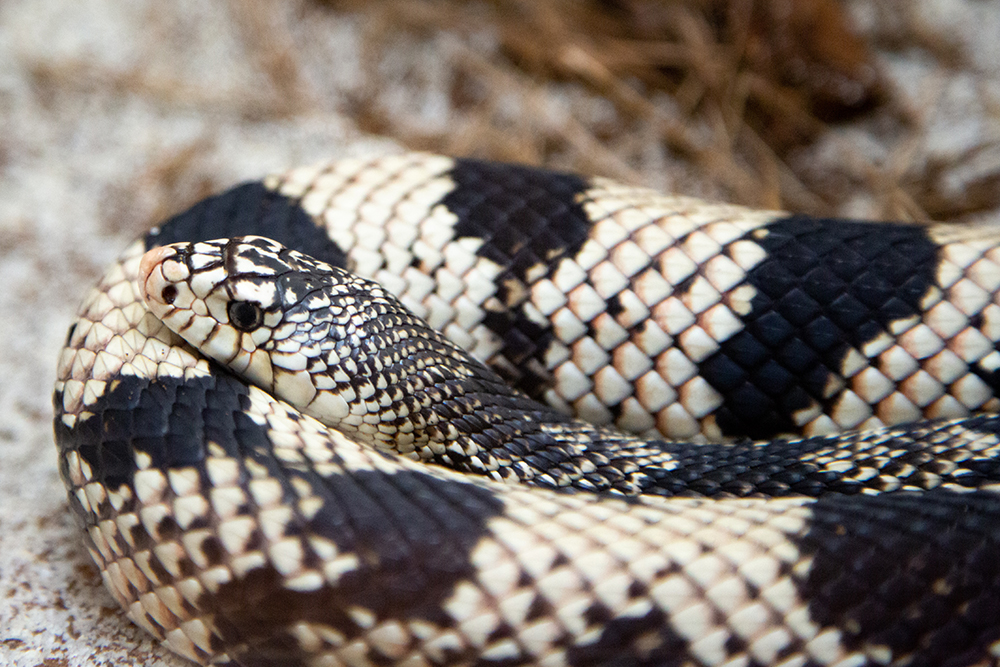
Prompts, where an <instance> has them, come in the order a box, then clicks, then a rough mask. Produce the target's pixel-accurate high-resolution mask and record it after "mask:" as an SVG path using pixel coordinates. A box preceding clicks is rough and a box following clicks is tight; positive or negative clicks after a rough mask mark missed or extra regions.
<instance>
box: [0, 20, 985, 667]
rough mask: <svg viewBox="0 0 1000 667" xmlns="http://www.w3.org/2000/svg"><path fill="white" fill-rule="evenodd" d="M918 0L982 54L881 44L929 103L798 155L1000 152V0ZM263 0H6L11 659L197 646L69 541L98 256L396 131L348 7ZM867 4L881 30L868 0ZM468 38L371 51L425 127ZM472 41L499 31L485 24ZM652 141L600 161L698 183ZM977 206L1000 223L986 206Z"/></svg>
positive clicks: (3, 552)
mask: <svg viewBox="0 0 1000 667" xmlns="http://www.w3.org/2000/svg"><path fill="white" fill-rule="evenodd" d="M914 4H919V5H920V7H921V12H923V14H925V16H924V18H922V19H921V20H922V21H924V24H925V26H926V29H927V30H928V31H929V32H932V33H933V32H934V31H935V30H937V31H940V32H941V33H942V34H944V35H946V36H947V37H948V38H949V39H950V40H952V41H954V42H955V43H956V44H958V45H959V46H960V47H961V49H962V50H963V52H964V53H967V54H971V55H969V58H968V60H967V62H965V63H964V64H963V65H962V67H961V68H959V69H958V70H957V71H956V70H955V69H954V68H951V69H947V68H944V67H943V66H942V65H941V63H939V62H936V61H935V60H934V59H933V58H929V57H928V56H927V55H926V53H925V52H923V51H921V50H920V49H913V50H907V49H896V50H894V51H893V52H891V53H880V54H879V59H880V64H881V66H882V67H883V68H884V70H885V72H886V74H887V75H888V76H889V77H890V79H891V80H892V82H893V85H895V86H897V87H898V89H899V91H900V95H901V98H902V99H903V100H904V101H905V102H906V103H907V104H909V105H910V106H911V107H912V109H913V110H915V111H917V112H919V118H920V122H919V123H918V125H919V129H918V131H915V132H914V133H913V134H912V135H910V136H907V137H904V138H900V137H898V136H893V137H891V138H886V137H884V136H882V135H881V134H880V132H879V124H878V121H877V119H876V120H871V119H863V120H861V121H858V122H857V123H856V124H854V125H852V126H848V127H844V128H840V129H838V130H837V131H836V132H831V133H830V134H829V136H826V137H823V138H822V139H821V140H820V141H819V142H818V143H817V144H816V145H815V146H814V147H812V148H811V149H810V150H809V151H806V152H804V153H802V154H801V155H799V156H798V158H797V159H796V160H795V162H794V164H793V165H792V168H793V169H822V168H823V166H824V165H830V164H833V163H835V162H837V163H840V164H843V163H844V162H845V161H846V162H848V163H850V165H852V166H850V169H853V170H854V171H855V172H857V173H870V172H872V171H879V172H880V173H885V174H887V178H890V179H891V177H893V176H894V175H895V176H898V175H899V174H900V173H904V172H905V171H906V170H907V169H909V168H911V167H912V165H914V164H916V165H926V164H930V163H933V164H944V165H946V168H947V169H949V170H952V171H950V172H949V174H950V175H951V176H950V179H951V180H949V181H948V182H949V183H951V187H954V188H958V189H961V188H962V187H963V184H964V183H967V182H969V179H975V178H976V177H977V175H982V174H984V173H991V172H990V170H993V171H996V170H997V169H998V164H1000V155H998V154H997V150H996V146H997V142H1000V71H998V70H1000V65H998V64H1000V54H998V52H997V44H996V39H995V36H996V35H1000V6H998V5H997V4H995V3H992V2H982V1H979V2H977V1H975V0H968V1H963V0H934V1H933V2H920V3H914ZM257 5H258V6H262V7H263V6H266V7H269V8H271V9H272V10H273V9H275V8H277V11H268V12H267V13H264V14H260V15H257V14H254V13H253V12H252V11H251V10H252V9H253V7H254V6H255V5H254V3H253V2H250V0H242V1H241V0H233V1H231V2H228V3H203V2H195V1H194V0H190V1H180V2H172V3H163V2H153V1H152V0H148V1H136V2H129V3H121V2H115V1H113V0H65V1H63V0H49V1H47V2H38V1H37V0H34V1H33V0H5V1H4V2H0V285H2V288H0V313H2V315H0V364H2V366H0V378H2V380H0V666H5V665H23V666H26V667H27V666H35V665H46V666H63V665H65V666H70V665H104V664H108V665H111V664H114V665H181V664H188V663H186V662H185V661H183V660H181V659H179V658H175V657H173V656H172V655H170V654H168V653H167V652H166V651H165V650H163V649H161V648H160V647H158V646H157V645H156V644H155V643H154V642H152V641H151V640H150V639H149V638H147V637H146V636H145V635H144V633H143V632H142V631H140V630H138V629H136V628H134V627H132V626H131V625H130V624H129V622H128V621H127V620H126V619H124V617H123V616H122V615H121V614H120V613H119V612H118V610H117V608H116V605H115V603H114V602H113V600H112V599H111V597H110V596H109V595H108V594H107V593H106V592H105V591H104V589H103V588H102V586H101V582H100V578H99V576H98V575H97V574H96V572H95V570H94V568H93V567H92V565H91V564H90V562H89V559H88V557H87V555H86V553H85V551H84V550H83V548H82V546H81V545H80V544H79V540H78V539H77V529H76V527H75V525H74V524H73V521H72V520H71V517H70V515H69V511H68V506H67V504H66V501H65V492H64V490H63V487H62V484H61V482H60V480H59V476H58V472H57V466H56V455H55V448H54V447H53V443H52V435H51V418H52V417H51V415H52V412H51V406H50V395H51V389H52V382H53V380H54V377H55V364H56V358H57V354H58V350H59V347H60V345H61V343H62V341H63V338H64V336H65V333H66V329H67V326H68V324H69V322H70V319H71V317H72V315H73V312H74V310H75V308H76V306H77V304H78V303H79V301H80V300H81V298H82V297H83V295H84V293H85V292H86V290H87V289H88V287H89V285H90V284H92V283H93V282H94V281H95V279H96V278H97V276H98V275H99V272H100V270H101V267H102V266H103V265H104V264H105V263H106V262H107V261H108V260H110V259H111V258H112V257H113V256H114V255H115V254H116V253H117V252H118V251H119V250H120V249H121V248H123V247H124V246H125V245H126V244H127V242H128V241H129V240H130V239H132V238H134V237H135V236H136V235H138V234H139V233H140V232H141V231H142V230H144V229H145V228H146V227H148V226H149V225H151V224H154V223H155V221H156V220H158V219H159V218H161V217H163V216H164V215H167V214H169V213H170V212H172V211H174V210H177V209H178V208H180V207H182V206H184V205H186V204H188V203H190V202H191V201H193V200H194V199H196V198H197V197H198V196H200V195H203V194H207V193H208V192H210V191H212V190H215V189H221V188H224V187H226V186H227V185H229V184H232V183H233V182H236V181H238V180H240V179H244V178H257V177H259V176H260V175H262V174H264V173H266V172H268V171H271V170H274V169H280V168H283V167H287V166H291V165H295V164H300V163H304V162H309V161H314V160H319V159H322V158H326V157H329V156H346V155H354V154H371V153H375V152H390V151H398V150H402V149H403V148H404V147H403V146H402V145H401V144H398V143H396V142H394V141H393V140H392V139H386V138H380V137H374V136H371V135H368V134H365V133H364V132H362V131H361V130H360V129H359V127H364V125H362V124H359V122H358V121H357V119H356V118H355V117H354V116H352V115H351V113H350V110H351V104H350V101H351V99H352V95H353V94H354V93H356V92H357V90H358V89H359V87H360V86H363V85H364V84H365V82H364V81H361V80H360V76H361V74H360V72H361V68H360V66H359V62H360V59H361V58H362V44H361V43H360V35H362V34H363V31H362V30H361V28H362V27H363V26H359V25H358V19H356V18H352V17H351V16H347V15H336V14H332V13H330V12H329V11H327V10H326V9H323V8H320V7H318V6H315V5H312V4H308V3H305V2H289V3H287V4H283V5H280V6H279V5H278V3H274V4H273V5H272V4H268V3H267V2H261V3H257ZM855 11H856V14H857V16H858V18H859V20H860V21H861V23H862V25H864V26H866V29H869V30H878V29H881V28H880V27H879V25H878V21H877V17H873V16H870V15H869V13H868V12H866V10H865V9H864V3H855ZM248 17H249V18H248ZM254 17H256V18H254ZM991 36H992V37H991ZM487 37H488V36H487ZM458 39H459V38H457V37H452V36H449V35H448V34H447V33H443V34H440V35H432V36H430V37H428V38H426V39H424V40H410V41H408V42H407V43H406V44H403V45H401V46H400V47H399V48H398V49H397V50H396V51H391V52H390V57H388V58H387V59H386V61H385V62H384V63H383V65H384V67H383V68H382V70H380V71H382V72H383V73H384V75H385V77H386V83H385V90H384V100H385V103H386V104H387V105H388V106H389V107H391V108H394V109H396V113H398V114H399V115H400V116H405V117H406V118H408V119H409V121H410V122H412V123H414V124H417V125H422V126H438V127H447V126H448V123H449V122H452V121H453V120H454V119H450V118H449V115H448V104H449V100H448V96H447V95H446V94H445V93H444V92H443V91H444V90H446V89H447V83H448V82H447V73H448V69H447V67H446V66H445V65H444V64H443V63H446V62H447V61H448V59H453V58H456V57H460V55H461V53H462V49H466V48H470V46H469V44H468V43H461V42H460V41H457V40H458ZM286 42H290V43H295V44H304V45H305V46H302V47H301V48H296V49H294V50H293V51H294V54H295V59H296V60H295V63H294V67H291V68H289V67H288V63H287V62H282V61H281V58H280V57H279V58H277V59H275V56H274V54H275V53H278V54H280V53H282V47H283V44H284V46H287V43H286ZM471 44H472V47H473V48H479V47H482V48H483V49H484V51H486V52H488V51H489V48H490V41H489V39H488V38H483V39H481V40H480V41H479V42H472V43H471ZM456 45H459V46H460V47H461V48H458V47H457V46H456ZM477 45H478V46H477ZM283 68H284V69H283ZM282 71H291V72H293V73H294V76H291V77H286V78H283V77H282V75H281V72H282ZM413 71H419V72H421V76H420V77H417V78H416V80H414V77H413V76H411V75H412V72H413ZM537 95H538V96H539V97H538V99H541V100H542V107H543V109H545V110H548V111H546V112H545V113H543V114H541V115H540V116H539V117H538V118H537V122H540V123H556V122H558V119H559V118H560V113H565V110H566V109H567V108H570V109H574V108H576V107H574V106H572V105H593V108H594V109H596V110H597V111H595V112H594V113H599V112H600V109H601V102H600V100H595V99H593V98H590V97H588V94H586V93H584V92H581V91H579V90H576V89H574V88H573V87H572V86H571V85H565V84H564V85H559V86H551V87H549V88H545V87H543V88H541V89H540V90H539V91H538V92H537ZM567 100H569V101H567ZM517 103H518V101H517V100H514V104H515V106H516V105H517ZM567 105H569V106H567ZM664 106H665V108H668V107H669V105H668V104H666V103H664ZM989 142H993V144H992V145H993V148H992V149H990V150H985V151H970V150H969V149H970V148H971V147H974V146H978V145H980V144H982V143H987V144H988V143H989ZM654 153H655V151H652V152H650V153H649V155H648V156H647V157H646V158H645V159H642V160H632V161H631V162H629V159H628V158H627V157H623V158H621V160H622V162H621V163H620V164H628V165H629V166H628V168H627V169H624V168H623V169H611V170H610V171H612V172H618V173H620V172H622V171H624V172H627V173H630V174H634V175H635V177H636V179H637V180H640V181H643V182H645V183H648V184H653V185H657V186H661V187H663V186H670V185H671V184H672V183H684V184H687V183H689V182H691V180H692V176H691V173H690V172H689V171H687V170H686V167H685V166H684V165H683V164H680V165H675V164H673V163H671V162H670V161H669V159H668V158H666V157H665V156H664V155H662V154H659V153H655V154H654ZM935 160H936V162H935ZM565 162H567V163H568V165H563V166H579V165H576V164H574V160H573V159H572V156H570V157H568V158H566V160H565ZM704 190H706V191H709V192H711V191H712V187H711V186H705V188H704ZM872 201H873V200H872V198H871V197H869V196H861V195H859V196H857V197H845V199H844V201H843V203H842V206H840V207H838V208H840V209H841V210H842V212H845V213H853V214H858V215H864V214H868V213H871V212H872V211H873V210H874V208H875V204H873V203H872ZM977 217H980V218H985V219H993V220H995V221H998V222H1000V216H998V214H997V212H996V211H983V212H980V213H978V214H977Z"/></svg>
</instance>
